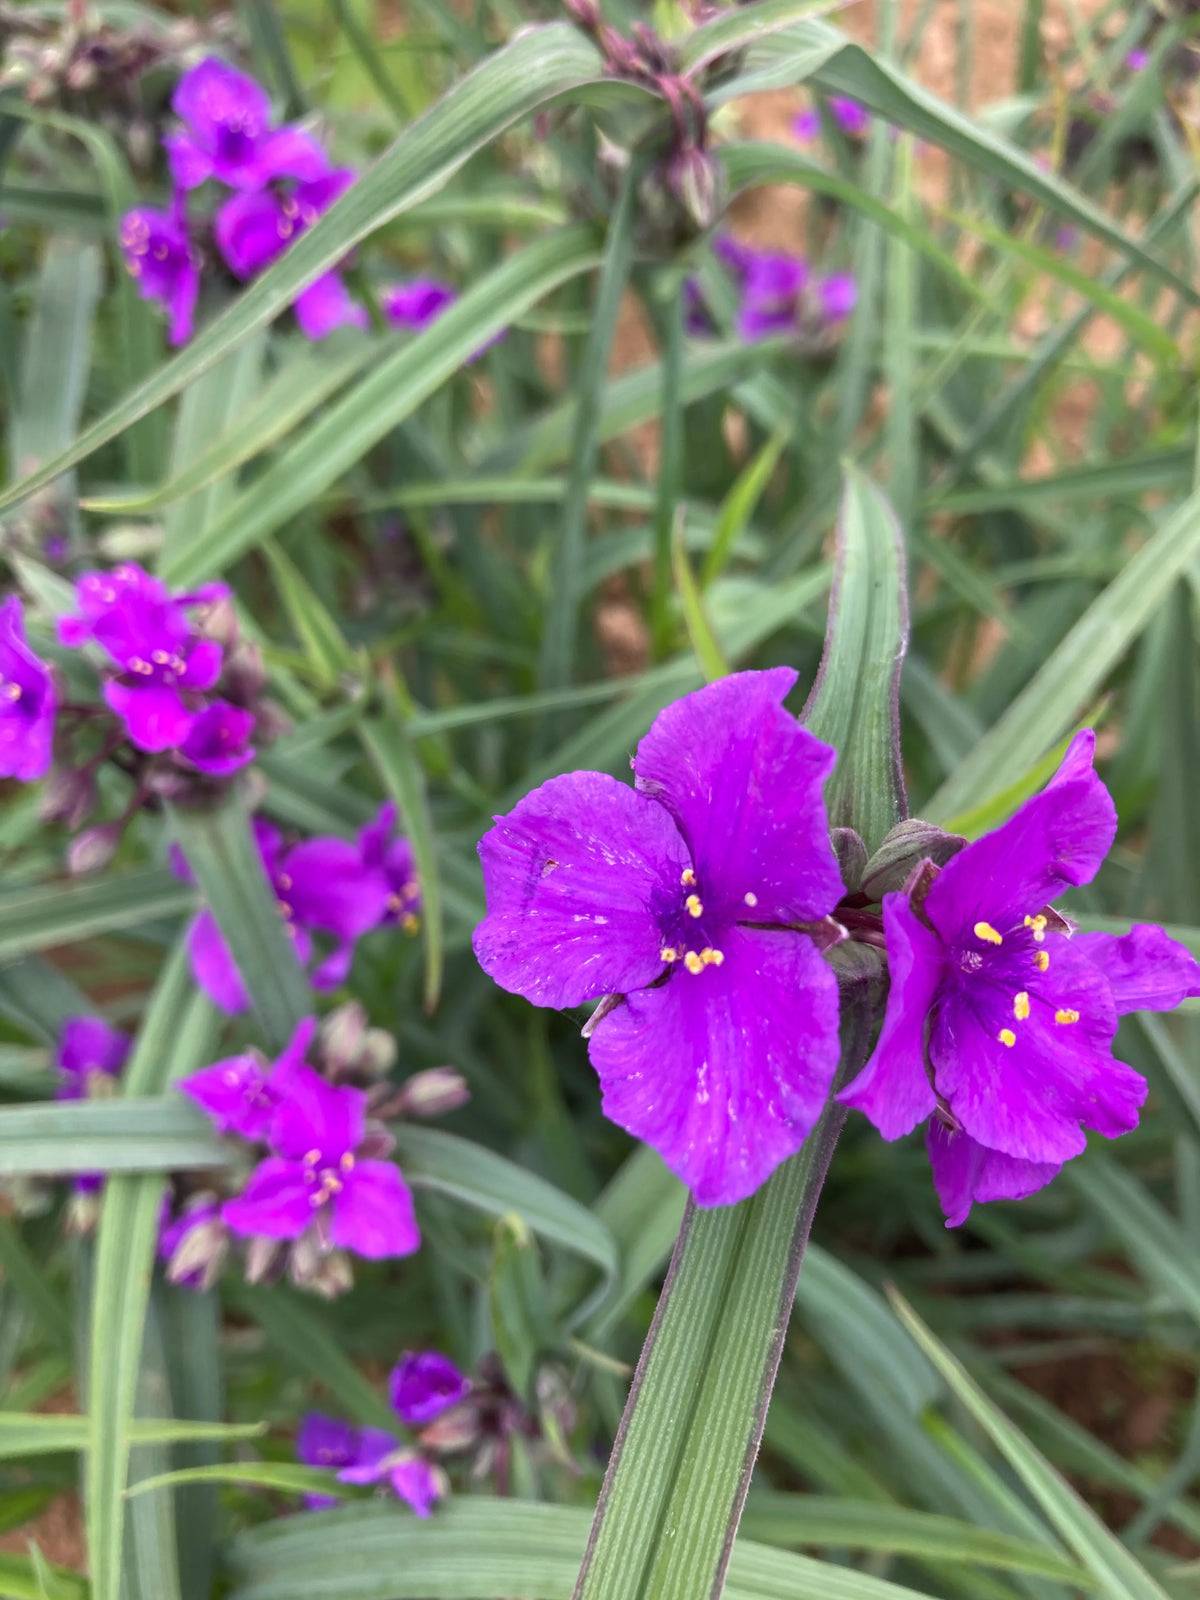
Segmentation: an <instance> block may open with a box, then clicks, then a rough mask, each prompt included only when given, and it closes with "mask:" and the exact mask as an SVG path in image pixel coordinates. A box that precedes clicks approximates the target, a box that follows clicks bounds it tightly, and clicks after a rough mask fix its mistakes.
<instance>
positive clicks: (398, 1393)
mask: <svg viewBox="0 0 1200 1600" xmlns="http://www.w3.org/2000/svg"><path fill="white" fill-rule="evenodd" d="M470 1387H471V1380H470V1379H469V1378H468V1377H467V1375H466V1374H465V1373H464V1372H460V1371H459V1369H458V1367H456V1366H455V1364H454V1362H453V1361H451V1359H450V1357H449V1356H444V1355H443V1354H442V1352H441V1351H440V1350H406V1351H405V1352H404V1354H403V1355H402V1356H401V1357H400V1360H399V1361H398V1362H397V1363H396V1365H395V1366H394V1367H393V1368H392V1372H391V1376H390V1378H389V1379H388V1395H389V1398H390V1399H391V1402H392V1410H393V1411H395V1413H396V1415H397V1416H398V1417H399V1418H400V1421H401V1422H402V1423H403V1424H404V1425H405V1427H406V1428H423V1427H424V1426H425V1424H426V1423H427V1422H432V1421H433V1419H434V1418H435V1417H440V1416H441V1414H442V1412H443V1411H445V1410H447V1408H448V1407H450V1406H453V1405H457V1404H458V1402H459V1401H460V1400H461V1399H462V1398H463V1396H464V1395H465V1394H467V1392H468V1391H469V1389H470Z"/></svg>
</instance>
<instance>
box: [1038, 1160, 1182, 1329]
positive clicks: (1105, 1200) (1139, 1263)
mask: <svg viewBox="0 0 1200 1600" xmlns="http://www.w3.org/2000/svg"><path fill="white" fill-rule="evenodd" d="M1066 1176H1067V1178H1068V1179H1069V1181H1070V1183H1071V1184H1072V1186H1073V1187H1074V1188H1076V1189H1078V1190H1079V1192H1080V1194H1082V1195H1084V1196H1085V1198H1086V1199H1087V1201H1088V1203H1089V1205H1091V1206H1092V1207H1094V1209H1095V1210H1096V1211H1098V1212H1099V1213H1100V1215H1101V1216H1102V1217H1103V1218H1104V1220H1105V1221H1106V1222H1107V1223H1108V1225H1109V1227H1110V1228H1111V1229H1112V1230H1113V1232H1114V1233H1115V1234H1116V1235H1117V1237H1118V1238H1119V1239H1120V1240H1121V1242H1122V1243H1123V1244H1124V1245H1125V1248H1126V1250H1127V1251H1128V1256H1129V1260H1130V1262H1131V1263H1132V1264H1133V1265H1134V1266H1135V1267H1136V1269H1137V1270H1138V1271H1139V1272H1140V1273H1141V1274H1142V1275H1143V1276H1144V1277H1146V1278H1147V1279H1149V1281H1150V1282H1151V1283H1152V1284H1154V1285H1155V1287H1156V1288H1158V1289H1159V1290H1161V1291H1162V1293H1163V1294H1165V1295H1167V1296H1169V1297H1170V1300H1171V1302H1172V1303H1173V1304H1174V1305H1177V1306H1180V1307H1181V1308H1182V1309H1183V1310H1184V1311H1186V1312H1187V1313H1188V1315H1189V1316H1190V1317H1192V1318H1193V1320H1194V1321H1195V1322H1197V1323H1198V1324H1200V1266H1198V1264H1197V1262H1196V1256H1195V1252H1194V1250H1193V1249H1192V1248H1191V1246H1190V1245H1189V1243H1188V1238H1187V1234H1186V1233H1185V1232H1184V1230H1183V1228H1182V1227H1180V1225H1179V1223H1178V1222H1176V1220H1175V1218H1174V1217H1172V1216H1170V1215H1169V1214H1168V1213H1167V1212H1166V1211H1164V1210H1163V1208H1162V1207H1161V1206H1160V1205H1159V1204H1158V1202H1157V1201H1156V1200H1155V1199H1154V1198H1153V1196H1152V1195H1150V1194H1149V1193H1148V1192H1147V1191H1146V1189H1144V1188H1143V1186H1142V1185H1141V1184H1140V1183H1139V1182H1138V1181H1137V1179H1136V1178H1135V1177H1133V1175H1132V1174H1131V1173H1128V1172H1126V1171H1125V1170H1124V1168H1122V1167H1119V1166H1118V1165H1117V1164H1116V1162H1115V1161H1113V1160H1111V1159H1110V1158H1109V1157H1108V1156H1105V1155H1102V1154H1101V1153H1100V1152H1099V1151H1098V1150H1091V1151H1089V1152H1088V1155H1087V1156H1086V1158H1085V1159H1083V1160H1081V1161H1073V1162H1071V1163H1070V1164H1069V1165H1068V1166H1067V1168H1066Z"/></svg>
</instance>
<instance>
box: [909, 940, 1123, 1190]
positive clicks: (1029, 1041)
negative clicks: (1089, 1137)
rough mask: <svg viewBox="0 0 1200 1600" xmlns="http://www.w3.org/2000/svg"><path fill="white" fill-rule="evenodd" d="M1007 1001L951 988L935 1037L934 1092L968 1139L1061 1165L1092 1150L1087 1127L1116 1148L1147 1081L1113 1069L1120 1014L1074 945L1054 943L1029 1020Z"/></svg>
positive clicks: (981, 990)
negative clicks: (1113, 1141) (1017, 1014)
mask: <svg viewBox="0 0 1200 1600" xmlns="http://www.w3.org/2000/svg"><path fill="white" fill-rule="evenodd" d="M1051 981H1052V982H1053V989H1052V990H1049V991H1048V986H1049V984H1050V982H1051ZM1051 995H1053V996H1061V997H1063V999H1062V1000H1061V1001H1059V1000H1056V999H1054V998H1051ZM1068 999H1069V1001H1070V1004H1069V1005H1068V1004H1067V1000H1068ZM1005 1000H1006V997H1005V996H1003V995H1002V994H1001V991H1000V990H999V989H998V988H993V986H991V985H984V984H981V983H979V982H978V981H976V983H975V984H974V985H972V986H966V985H962V984H958V985H955V986H953V987H947V988H946V989H945V990H944V991H943V994H942V998H941V1002H940V1006H939V1010H938V1014H937V1019H936V1021H935V1023H934V1027H933V1031H932V1035H931V1037H930V1044H929V1053H930V1059H931V1061H932V1062H933V1066H934V1083H935V1086H936V1088H937V1091H938V1093H939V1094H941V1095H942V1096H943V1097H944V1098H945V1099H946V1100H947V1101H948V1102H949V1105H950V1108H951V1110H952V1111H953V1113H954V1115H955V1117H957V1119H958V1121H959V1122H960V1123H961V1124H962V1126H963V1129H964V1130H965V1131H966V1132H967V1133H969V1134H970V1135H971V1137H972V1138H974V1139H977V1140H978V1141H979V1142H980V1143H981V1144H985V1145H987V1146H988V1147H989V1148H990V1149H993V1150H998V1151H1002V1152H1004V1153H1005V1154H1006V1155H1011V1156H1020V1157H1022V1158H1023V1159H1024V1160H1027V1161H1038V1162H1062V1161H1065V1160H1067V1159H1069V1158H1070V1157H1071V1156H1074V1155H1078V1154H1079V1152H1080V1151H1081V1150H1082V1149H1083V1148H1084V1145H1085V1144H1086V1140H1085V1139H1084V1136H1083V1132H1082V1130H1081V1128H1080V1124H1081V1123H1082V1124H1084V1125H1086V1126H1087V1127H1089V1128H1095V1129H1096V1130H1097V1131H1098V1132H1100V1133H1102V1134H1104V1135H1105V1137H1106V1138H1110V1139H1111V1138H1115V1137H1116V1136H1117V1135H1118V1134H1121V1133H1128V1132H1129V1130H1130V1129H1131V1128H1134V1127H1136V1126H1137V1114H1138V1108H1139V1107H1140V1106H1141V1104H1142V1102H1143V1101H1144V1100H1145V1098H1146V1081H1145V1079H1144V1078H1142V1077H1141V1076H1140V1075H1139V1074H1138V1073H1136V1072H1134V1070H1133V1069H1132V1067H1127V1066H1126V1065H1125V1064H1124V1063H1123V1062H1121V1061H1114V1060H1113V1058H1112V1054H1111V1050H1112V1040H1113V1036H1114V1034H1115V1033H1116V1031H1117V1013H1116V1008H1115V1006H1114V1005H1113V1002H1112V998H1111V996H1110V994H1109V991H1108V987H1107V985H1106V984H1105V983H1104V982H1103V979H1102V978H1101V977H1100V975H1099V974H1098V973H1097V971H1096V968H1095V967H1094V966H1093V965H1092V963H1091V962H1090V961H1088V959H1087V957H1086V956H1084V955H1083V954H1082V952H1077V951H1075V950H1074V949H1073V948H1072V944H1071V941H1070V940H1068V939H1066V938H1063V937H1061V936H1059V937H1057V938H1056V939H1055V941H1054V946H1053V954H1052V955H1051V959H1050V969H1049V974H1048V977H1047V978H1046V979H1043V980H1041V983H1040V985H1039V983H1038V980H1036V979H1035V980H1034V981H1033V982H1031V983H1030V985H1029V988H1028V991H1027V993H1026V1000H1027V1002H1028V1007H1029V1014H1028V1016H1026V1017H1024V1018H1023V1019H1021V1020H1017V1019H1016V1017H1015V1014H1014V1011H1013V1006H1012V1004H1011V1002H1009V1003H1008V1004H1007V1008H1005V1006H1004V1002H1005ZM1056 1015H1057V1016H1063V1017H1064V1018H1065V1017H1068V1016H1070V1017H1074V1018H1075V1020H1073V1021H1067V1020H1064V1021H1062V1022H1058V1021H1056V1020H1055V1018H1056ZM1002 1033H1003V1034H1005V1035H1006V1036H1007V1039H1005V1038H1002V1037H1001V1034H1002ZM1007 1040H1011V1041H1012V1042H1011V1043H1008V1042H1007Z"/></svg>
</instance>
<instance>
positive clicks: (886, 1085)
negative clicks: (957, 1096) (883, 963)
mask: <svg viewBox="0 0 1200 1600" xmlns="http://www.w3.org/2000/svg"><path fill="white" fill-rule="evenodd" d="M883 926H884V931H885V933H886V935H887V955H888V967H889V969H890V972H891V980H892V986H891V989H890V990H889V991H888V999H887V1011H886V1013H885V1015H884V1019H883V1030H882V1032H881V1033H880V1035H879V1041H878V1043H877V1044H876V1046H875V1050H874V1052H873V1054H872V1056H871V1059H870V1060H869V1061H868V1062H867V1064H866V1066H865V1067H864V1068H863V1070H862V1071H861V1072H860V1073H859V1075H858V1077H857V1078H855V1080H854V1082H853V1083H852V1084H850V1086H849V1087H848V1088H846V1089H843V1090H842V1092H841V1094H840V1095H838V1099H839V1100H840V1101H841V1102H842V1104H843V1105H846V1106H853V1107H854V1108H855V1109H856V1110H858V1111H861V1112H863V1114H864V1115H865V1116H867V1117H869V1118H870V1119H871V1121H872V1122H873V1123H874V1124H875V1126H876V1127H877V1128H878V1129H879V1132H880V1133H881V1134H882V1135H883V1137H884V1138H885V1139H899V1138H900V1137H901V1136H902V1135H903V1134H906V1133H911V1132H912V1130H913V1129H914V1128H915V1127H916V1126H917V1124H918V1123H919V1122H923V1121H924V1120H925V1118H926V1117H928V1116H929V1115H930V1114H931V1113H932V1111H933V1109H934V1107H935V1105H936V1104H937V1097H936V1096H935V1095H934V1092H933V1085H932V1084H931V1083H930V1081H929V1074H928V1072H927V1071H926V1068H925V1027H926V1018H927V1017H928V1015H929V1012H930V1009H931V1008H932V1006H933V1001H934V997H935V995H936V994H937V990H938V986H939V984H940V983H941V981H942V974H943V969H944V965H945V956H944V949H943V945H942V941H941V940H940V939H939V938H938V936H937V934H936V933H932V932H930V930H929V929H928V928H927V927H926V926H925V924H924V923H923V922H921V921H920V920H919V918H918V917H917V916H916V914H915V912H914V911H913V909H912V907H911V906H910V905H909V903H908V900H907V898H906V897H905V896H904V895H902V894H889V895H885V896H884V901H883Z"/></svg>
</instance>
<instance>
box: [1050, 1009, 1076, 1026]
mask: <svg viewBox="0 0 1200 1600" xmlns="http://www.w3.org/2000/svg"><path fill="white" fill-rule="evenodd" d="M1054 1020H1055V1022H1057V1023H1059V1024H1060V1025H1061V1026H1064V1027H1065V1026H1066V1024H1067V1023H1069V1022H1078V1021H1079V1013H1078V1011H1072V1010H1071V1009H1070V1007H1069V1006H1064V1007H1063V1009H1062V1010H1061V1011H1056V1012H1055V1013H1054Z"/></svg>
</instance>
